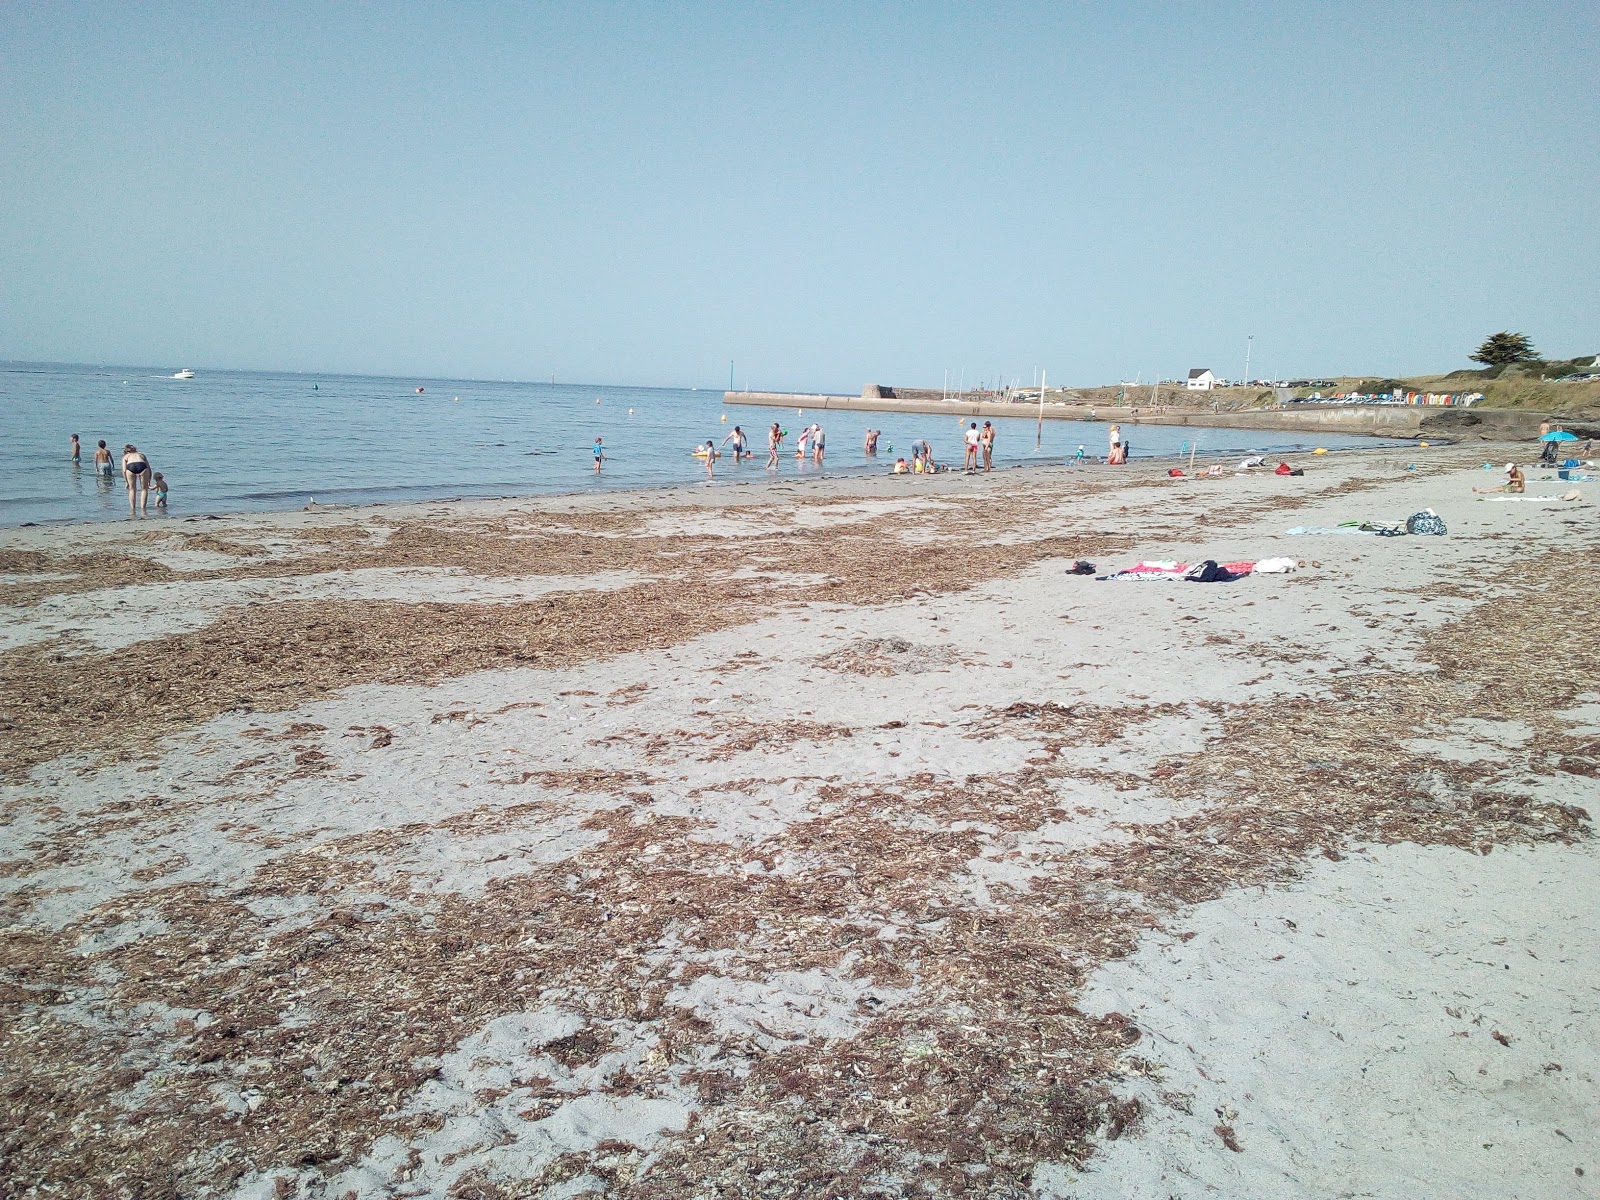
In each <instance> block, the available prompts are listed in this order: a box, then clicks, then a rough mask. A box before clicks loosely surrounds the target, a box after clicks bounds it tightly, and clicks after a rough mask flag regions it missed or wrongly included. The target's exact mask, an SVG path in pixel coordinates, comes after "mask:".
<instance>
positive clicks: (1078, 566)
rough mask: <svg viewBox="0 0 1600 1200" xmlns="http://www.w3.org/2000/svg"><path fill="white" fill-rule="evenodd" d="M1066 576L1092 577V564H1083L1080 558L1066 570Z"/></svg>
mask: <svg viewBox="0 0 1600 1200" xmlns="http://www.w3.org/2000/svg"><path fill="white" fill-rule="evenodd" d="M1067 574H1068V575H1093V574H1094V564H1093V563H1092V562H1085V561H1084V560H1083V559H1081V558H1080V559H1078V560H1077V561H1076V562H1074V563H1073V564H1072V565H1071V566H1070V567H1068V568H1067Z"/></svg>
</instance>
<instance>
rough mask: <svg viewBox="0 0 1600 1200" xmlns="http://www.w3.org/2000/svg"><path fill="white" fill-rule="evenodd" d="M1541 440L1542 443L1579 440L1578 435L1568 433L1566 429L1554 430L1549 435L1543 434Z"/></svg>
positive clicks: (1540, 436)
mask: <svg viewBox="0 0 1600 1200" xmlns="http://www.w3.org/2000/svg"><path fill="white" fill-rule="evenodd" d="M1539 440H1540V441H1541V442H1575V441H1577V440H1578V435H1577V434H1575V433H1568V432H1567V431H1566V430H1565V429H1552V430H1551V431H1550V432H1549V433H1541V434H1540V435H1539Z"/></svg>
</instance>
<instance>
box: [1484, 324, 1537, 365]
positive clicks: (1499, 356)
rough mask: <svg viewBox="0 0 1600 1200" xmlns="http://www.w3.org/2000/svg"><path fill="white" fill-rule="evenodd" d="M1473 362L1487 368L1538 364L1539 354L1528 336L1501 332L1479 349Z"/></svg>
mask: <svg viewBox="0 0 1600 1200" xmlns="http://www.w3.org/2000/svg"><path fill="white" fill-rule="evenodd" d="M1472 361H1473V362H1480V363H1482V364H1483V365H1484V366H1486V367H1503V366H1505V365H1507V364H1508V363H1519V362H1538V361H1539V353H1538V351H1536V350H1535V349H1534V348H1533V342H1532V341H1531V340H1530V339H1529V338H1528V335H1527V334H1525V333H1506V332H1504V331H1501V332H1500V333H1497V334H1494V335H1493V336H1491V337H1489V338H1488V339H1487V340H1485V342H1484V343H1483V345H1481V346H1479V347H1478V352H1477V353H1476V354H1474V355H1473V356H1472Z"/></svg>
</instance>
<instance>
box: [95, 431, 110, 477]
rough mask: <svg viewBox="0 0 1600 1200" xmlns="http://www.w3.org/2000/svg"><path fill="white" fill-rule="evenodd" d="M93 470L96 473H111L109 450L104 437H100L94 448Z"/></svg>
mask: <svg viewBox="0 0 1600 1200" xmlns="http://www.w3.org/2000/svg"><path fill="white" fill-rule="evenodd" d="M94 470H95V474H97V475H110V474H111V451H109V450H107V449H106V441H105V439H104V438H101V439H100V445H99V446H97V447H96V448H95V452H94Z"/></svg>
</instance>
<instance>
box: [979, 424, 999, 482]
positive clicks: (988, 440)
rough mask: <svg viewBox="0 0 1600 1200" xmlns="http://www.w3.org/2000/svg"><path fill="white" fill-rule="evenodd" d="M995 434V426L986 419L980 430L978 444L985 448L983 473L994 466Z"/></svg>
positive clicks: (986, 472)
mask: <svg viewBox="0 0 1600 1200" xmlns="http://www.w3.org/2000/svg"><path fill="white" fill-rule="evenodd" d="M994 434H995V428H994V426H993V425H991V424H990V423H989V422H988V421H985V422H984V423H983V428H982V429H981V430H979V431H978V445H979V446H980V447H982V448H983V473H984V474H985V475H987V474H988V473H989V469H990V468H991V467H993V466H994Z"/></svg>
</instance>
